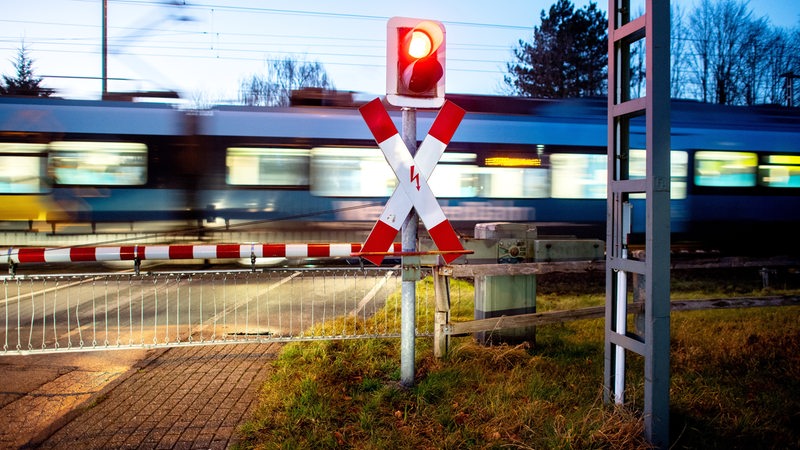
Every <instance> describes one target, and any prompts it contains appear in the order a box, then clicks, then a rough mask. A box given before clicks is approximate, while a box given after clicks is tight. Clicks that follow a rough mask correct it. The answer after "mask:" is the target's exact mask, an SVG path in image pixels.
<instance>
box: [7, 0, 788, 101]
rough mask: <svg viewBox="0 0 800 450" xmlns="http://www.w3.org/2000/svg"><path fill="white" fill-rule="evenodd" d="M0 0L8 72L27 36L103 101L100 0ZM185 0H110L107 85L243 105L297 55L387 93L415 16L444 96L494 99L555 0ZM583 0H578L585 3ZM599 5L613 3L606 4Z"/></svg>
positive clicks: (763, 9)
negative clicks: (436, 55)
mask: <svg viewBox="0 0 800 450" xmlns="http://www.w3.org/2000/svg"><path fill="white" fill-rule="evenodd" d="M695 1H697V0H680V2H679V4H680V5H682V6H683V7H686V6H687V5H692V4H693V3H694V2H695ZM2 3H3V11H4V13H3V15H2V18H0V73H2V74H13V73H14V66H13V61H14V59H15V58H16V54H17V50H18V49H19V47H20V45H21V44H22V42H24V43H25V47H26V48H27V50H28V54H29V56H30V57H31V58H33V59H34V61H35V63H34V70H35V73H36V74H37V75H38V76H44V77H45V81H44V83H43V84H44V85H45V86H46V87H49V88H55V89H56V90H57V92H58V94H57V95H60V96H65V97H79V98H97V97H98V96H99V92H100V80H99V77H100V74H101V56H100V55H101V30H102V2H101V0H30V1H26V2H18V1H11V0H2ZM181 3H183V2H181ZM186 3H187V6H167V5H163V4H161V3H160V2H156V1H153V0H109V2H108V23H109V59H108V75H109V78H110V79H111V80H110V82H109V89H110V90H112V91H114V90H116V91H128V90H177V91H179V92H180V93H181V94H183V95H184V96H185V97H188V98H191V97H193V96H196V95H198V94H200V93H202V94H203V95H204V96H205V97H207V98H209V99H211V100H224V99H229V100H235V99H236V97H237V94H236V93H237V89H238V86H239V83H240V81H241V80H242V79H244V78H246V77H249V76H250V75H252V74H254V73H257V72H263V71H264V69H265V67H266V66H267V62H266V61H268V60H270V59H274V58H282V57H284V56H286V55H293V56H295V57H298V58H300V59H305V60H308V61H319V62H321V63H322V64H323V65H324V67H325V69H326V70H327V72H328V74H329V76H330V78H331V79H332V80H333V83H334V84H335V86H336V87H337V88H338V89H342V90H351V91H358V92H365V93H369V94H375V95H381V94H383V93H384V90H385V73H386V71H385V67H384V66H385V39H386V22H387V20H388V19H389V18H390V17H392V16H407V17H421V18H429V19H435V20H440V21H442V22H443V23H444V24H445V27H446V28H447V91H448V92H452V93H473V94H498V93H500V92H501V89H502V86H503V75H504V74H505V73H506V63H507V62H509V61H511V60H512V56H513V53H512V51H513V48H514V47H515V46H516V45H517V42H518V41H519V40H520V39H523V40H526V41H530V39H531V36H532V33H533V28H534V26H537V25H539V24H540V21H539V15H540V12H541V11H542V10H543V9H549V7H550V5H551V4H552V3H553V0H506V1H502V2H487V1H484V0H481V1H475V0H447V1H439V2H430V1H427V0H407V1H403V2H375V1H361V0H352V1H337V2H329V1H322V0H313V1H299V2H293V3H286V2H276V1H246V0H234V1H225V2H218V1H214V0H197V1H191V0H190V1H187V2H186ZM586 3H588V2H587V1H585V0H576V1H574V4H575V5H576V7H577V8H579V7H582V6H584V5H585V4H586ZM634 3H635V2H634ZM599 6H600V7H601V8H602V9H604V10H605V9H606V7H607V3H606V2H599ZM750 7H751V8H752V9H753V13H754V16H756V17H760V16H765V17H767V18H768V19H769V21H770V23H771V24H772V25H773V26H782V27H787V28H793V27H798V26H800V1H798V0H751V1H750Z"/></svg>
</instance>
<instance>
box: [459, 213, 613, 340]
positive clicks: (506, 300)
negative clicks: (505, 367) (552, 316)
mask: <svg viewBox="0 0 800 450" xmlns="http://www.w3.org/2000/svg"><path fill="white" fill-rule="evenodd" d="M466 246H467V248H469V249H471V250H473V251H474V252H475V253H474V254H472V255H467V260H468V262H469V263H478V264H517V263H531V262H556V261H585V260H601V259H603V258H604V257H605V244H604V243H603V241H601V240H598V239H575V238H570V237H556V236H553V237H551V238H548V237H540V236H539V235H538V233H537V231H536V226H535V224H529V223H505V222H498V223H484V224H478V225H476V226H475V239H474V241H472V242H467V243H466ZM535 312H536V275H476V276H475V319H476V320H478V319H489V318H494V317H502V316H515V315H520V314H530V313H535ZM499 328H500V329H498V330H494V331H482V332H479V333H476V334H475V337H476V339H477V340H478V341H479V342H481V343H484V344H496V343H510V344H516V343H520V342H523V341H528V342H530V343H532V344H533V343H535V339H536V327H534V326H527V327H519V328H507V329H502V324H500V325H499Z"/></svg>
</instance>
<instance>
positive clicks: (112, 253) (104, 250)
mask: <svg viewBox="0 0 800 450" xmlns="http://www.w3.org/2000/svg"><path fill="white" fill-rule="evenodd" d="M94 257H95V260H97V261H120V260H121V259H122V250H121V249H120V248H119V247H97V248H95V249H94Z"/></svg>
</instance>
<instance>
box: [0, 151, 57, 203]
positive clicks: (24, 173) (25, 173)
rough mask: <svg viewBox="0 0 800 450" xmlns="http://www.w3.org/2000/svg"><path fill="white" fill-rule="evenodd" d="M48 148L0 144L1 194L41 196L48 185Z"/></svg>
mask: <svg viewBox="0 0 800 450" xmlns="http://www.w3.org/2000/svg"><path fill="white" fill-rule="evenodd" d="M46 152H47V146H46V145H45V144H27V143H15V142H0V193H3V194H39V193H43V192H45V191H47V190H48V188H47V183H46V181H45V180H46V176H45V175H46V173H45V168H46V162H47V153H46Z"/></svg>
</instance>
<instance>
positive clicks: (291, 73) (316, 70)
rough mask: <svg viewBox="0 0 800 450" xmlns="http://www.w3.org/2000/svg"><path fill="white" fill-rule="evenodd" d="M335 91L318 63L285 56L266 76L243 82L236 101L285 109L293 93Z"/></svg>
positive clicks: (257, 75)
mask: <svg viewBox="0 0 800 450" xmlns="http://www.w3.org/2000/svg"><path fill="white" fill-rule="evenodd" d="M311 87H315V88H322V89H335V87H334V86H333V83H332V82H331V81H330V79H329V78H328V75H327V73H326V72H325V68H324V67H323V66H322V64H321V63H319V62H317V61H314V62H307V61H302V60H299V59H298V58H296V57H292V56H287V57H285V58H283V59H276V60H272V61H271V62H270V64H269V65H268V66H267V71H266V73H265V74H263V75H262V74H254V75H252V76H251V77H250V78H247V79H244V80H242V82H241V84H240V92H239V98H240V100H241V101H242V103H244V104H246V105H251V106H288V105H289V100H290V98H291V95H292V91H293V90H297V89H302V88H311Z"/></svg>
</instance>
